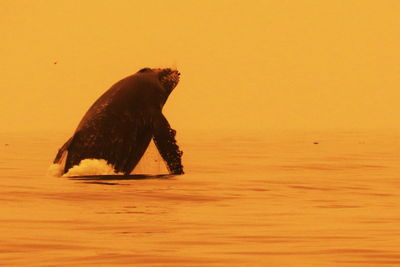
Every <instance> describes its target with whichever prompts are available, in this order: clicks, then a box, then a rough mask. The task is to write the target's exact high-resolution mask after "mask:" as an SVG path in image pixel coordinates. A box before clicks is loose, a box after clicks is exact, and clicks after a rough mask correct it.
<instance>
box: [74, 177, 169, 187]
mask: <svg viewBox="0 0 400 267" xmlns="http://www.w3.org/2000/svg"><path fill="white" fill-rule="evenodd" d="M174 177H175V175H171V174H159V175H150V174H130V175H118V174H116V175H82V176H71V177H68V179H70V180H76V181H82V182H84V183H91V184H105V185H120V184H119V183H108V182H107V181H126V180H150V179H163V180H167V179H173V178H174Z"/></svg>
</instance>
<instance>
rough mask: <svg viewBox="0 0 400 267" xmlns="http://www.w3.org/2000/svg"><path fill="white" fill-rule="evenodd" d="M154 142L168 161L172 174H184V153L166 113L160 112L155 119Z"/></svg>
mask: <svg viewBox="0 0 400 267" xmlns="http://www.w3.org/2000/svg"><path fill="white" fill-rule="evenodd" d="M153 131H154V132H153V135H154V143H155V144H156V147H157V149H158V151H159V152H160V154H161V157H162V158H163V159H164V160H165V161H166V163H167V167H168V170H169V172H170V173H172V174H183V173H184V172H183V166H182V159H181V158H182V154H183V152H182V151H181V150H179V146H178V145H177V144H176V139H175V135H176V131H175V130H174V129H172V128H171V126H170V125H169V123H168V121H167V119H166V118H165V117H164V115H162V114H160V115H159V116H157V118H156V119H155V120H154V130H153Z"/></svg>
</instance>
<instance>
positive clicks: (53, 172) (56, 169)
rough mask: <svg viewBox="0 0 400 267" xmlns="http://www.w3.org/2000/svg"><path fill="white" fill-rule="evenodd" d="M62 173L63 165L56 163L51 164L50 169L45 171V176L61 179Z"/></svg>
mask: <svg viewBox="0 0 400 267" xmlns="http://www.w3.org/2000/svg"><path fill="white" fill-rule="evenodd" d="M62 171H63V165H61V164H57V163H55V164H51V165H50V167H49V168H48V169H47V175H48V176H55V177H61V175H62Z"/></svg>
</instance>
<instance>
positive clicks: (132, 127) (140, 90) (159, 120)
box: [54, 68, 183, 175]
mask: <svg viewBox="0 0 400 267" xmlns="http://www.w3.org/2000/svg"><path fill="white" fill-rule="evenodd" d="M179 75H180V73H179V72H178V71H177V70H173V69H169V68H165V69H151V68H144V69H141V70H139V71H138V72H137V73H135V74H133V75H131V76H128V77H126V78H124V79H122V80H121V81H119V82H117V83H116V84H114V85H113V86H112V87H111V88H110V89H109V90H108V91H106V92H105V93H104V94H103V95H102V96H101V97H100V98H99V99H97V101H96V102H95V103H94V104H93V105H92V106H91V107H90V108H89V110H88V111H87V112H86V114H85V115H84V117H83V118H82V120H81V122H80V123H79V125H78V127H77V129H76V131H75V133H74V134H73V136H72V137H71V138H70V139H69V140H68V141H67V142H66V143H65V144H64V145H63V146H62V147H61V148H60V149H59V151H58V153H57V155H56V157H55V159H54V163H57V164H64V163H65V166H64V168H63V171H62V173H67V172H68V170H69V169H70V168H71V167H73V166H75V165H78V164H79V163H80V162H81V160H84V159H104V160H106V161H107V162H108V163H109V164H111V165H112V166H113V167H114V169H115V171H116V172H122V173H124V174H125V175H128V174H130V173H131V171H132V170H133V169H134V168H135V166H136V165H137V164H138V162H139V160H140V159H141V157H142V156H143V154H144V152H145V151H146V148H147V147H148V145H149V143H150V141H151V139H153V140H154V143H155V144H156V147H157V149H158V151H159V152H160V155H161V156H162V158H163V159H164V161H165V162H166V165H167V168H168V170H169V172H170V173H171V174H183V166H182V161H181V157H182V153H183V152H182V151H181V150H180V149H179V147H178V145H177V143H176V140H175V135H176V131H175V130H173V129H172V128H171V127H170V124H169V123H168V121H167V119H166V118H165V117H164V115H163V114H162V109H163V106H164V104H165V102H166V100H167V98H168V96H169V95H170V93H171V92H172V90H173V89H174V88H175V87H176V85H177V84H178V82H179Z"/></svg>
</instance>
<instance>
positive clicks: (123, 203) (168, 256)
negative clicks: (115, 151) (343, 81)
mask: <svg viewBox="0 0 400 267" xmlns="http://www.w3.org/2000/svg"><path fill="white" fill-rule="evenodd" d="M67 137H68V134H63V133H58V134H55V133H50V132H48V133H1V134H0V211H1V213H0V265H1V266H118V265H126V266H387V265H390V266H399V265H400V157H399V156H400V134H399V132H395V131H369V132H354V131H340V132H339V131H338V132H328V131H326V132H323V131H320V132H312V131H308V132H301V131H287V132H284V131H282V132H266V133H255V134H251V133H247V134H239V133H219V134H215V133H202V134H190V135H189V134H185V133H178V141H179V143H180V145H181V147H182V149H183V150H184V165H185V171H186V174H185V175H182V176H160V177H157V176H155V177H147V178H143V177H140V176H131V177H128V178H124V177H121V176H119V177H118V176H117V177H113V176H99V177H91V178H88V177H86V178H66V177H52V176H48V175H46V171H47V168H48V167H49V165H50V164H51V161H52V159H53V157H54V156H55V153H56V151H57V149H58V148H59V147H60V146H61V145H62V144H63V142H64V141H65V140H66V139H67ZM135 178H142V179H135Z"/></svg>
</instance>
